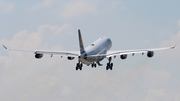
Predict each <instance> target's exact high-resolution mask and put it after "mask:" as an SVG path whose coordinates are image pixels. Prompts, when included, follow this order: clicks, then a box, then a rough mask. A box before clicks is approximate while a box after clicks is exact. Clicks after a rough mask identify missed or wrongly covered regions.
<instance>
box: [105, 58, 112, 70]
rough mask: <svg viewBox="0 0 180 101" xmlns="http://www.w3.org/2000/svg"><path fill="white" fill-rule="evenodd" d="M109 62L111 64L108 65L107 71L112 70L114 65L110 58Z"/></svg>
mask: <svg viewBox="0 0 180 101" xmlns="http://www.w3.org/2000/svg"><path fill="white" fill-rule="evenodd" d="M108 60H109V62H108V63H107V66H106V70H108V69H110V70H112V69H113V63H111V60H112V58H111V57H109V58H108Z"/></svg>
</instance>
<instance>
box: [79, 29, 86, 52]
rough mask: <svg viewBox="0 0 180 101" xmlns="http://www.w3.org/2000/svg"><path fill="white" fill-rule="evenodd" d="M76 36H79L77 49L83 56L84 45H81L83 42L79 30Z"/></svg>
mask: <svg viewBox="0 0 180 101" xmlns="http://www.w3.org/2000/svg"><path fill="white" fill-rule="evenodd" d="M78 35H79V48H80V53H81V54H83V53H84V52H85V50H84V45H83V40H82V36H81V31H80V29H79V30H78Z"/></svg>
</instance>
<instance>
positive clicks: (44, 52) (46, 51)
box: [2, 45, 79, 57]
mask: <svg viewBox="0 0 180 101" xmlns="http://www.w3.org/2000/svg"><path fill="white" fill-rule="evenodd" d="M2 46H3V47H4V48H5V49H6V50H10V51H23V52H33V53H35V54H42V55H43V54H49V55H51V56H52V55H63V56H72V57H78V56H79V51H49V50H26V49H12V48H7V47H6V46H4V45H2Z"/></svg>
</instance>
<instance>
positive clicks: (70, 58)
mask: <svg viewBox="0 0 180 101" xmlns="http://www.w3.org/2000/svg"><path fill="white" fill-rule="evenodd" d="M74 58H75V57H70V56H68V57H67V59H68V60H74Z"/></svg>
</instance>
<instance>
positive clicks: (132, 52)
mask: <svg viewBox="0 0 180 101" xmlns="http://www.w3.org/2000/svg"><path fill="white" fill-rule="evenodd" d="M175 47H176V44H175V45H174V46H171V47H163V48H153V49H137V50H122V51H108V52H107V54H98V55H91V56H89V57H94V56H106V57H107V58H109V57H113V56H120V55H127V54H132V55H134V54H136V53H143V54H144V53H147V52H150V51H151V52H152V51H159V50H167V49H174V48H175Z"/></svg>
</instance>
